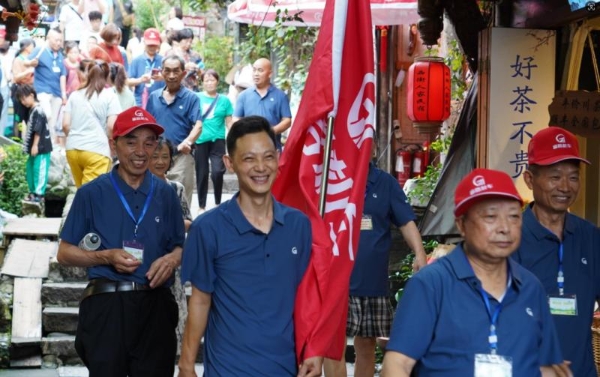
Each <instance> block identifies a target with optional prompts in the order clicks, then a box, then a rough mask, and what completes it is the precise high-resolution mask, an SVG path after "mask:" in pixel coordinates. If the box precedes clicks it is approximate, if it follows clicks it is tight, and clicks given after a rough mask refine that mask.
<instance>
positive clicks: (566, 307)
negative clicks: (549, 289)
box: [548, 295, 577, 316]
mask: <svg viewBox="0 0 600 377" xmlns="http://www.w3.org/2000/svg"><path fill="white" fill-rule="evenodd" d="M548 305H549V306H550V313H552V315H570V316H576V315H577V295H563V296H557V295H549V296H548Z"/></svg>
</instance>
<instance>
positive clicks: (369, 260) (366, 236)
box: [350, 163, 415, 297]
mask: <svg viewBox="0 0 600 377" xmlns="http://www.w3.org/2000/svg"><path fill="white" fill-rule="evenodd" d="M367 218H368V219H370V220H371V224H372V229H371V230H365V229H363V230H361V231H360V238H359V243H358V253H357V255H356V260H355V262H354V268H353V270H352V276H351V278H350V295H351V296H361V297H382V296H387V295H389V282H388V263H389V259H390V246H391V244H392V232H391V225H392V224H394V226H396V227H399V226H402V225H405V224H407V223H408V222H410V221H414V220H415V214H414V212H413V210H412V208H411V206H410V205H409V204H408V203H407V199H406V195H404V191H402V188H401V187H400V184H398V181H397V180H396V179H395V178H394V177H393V176H391V175H390V174H387V173H386V172H384V171H383V170H381V169H378V168H377V167H375V165H374V164H373V163H371V164H370V165H369V175H368V176H367V188H366V191H365V206H364V210H363V219H365V220H366V219H367Z"/></svg>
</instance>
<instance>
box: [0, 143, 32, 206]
mask: <svg viewBox="0 0 600 377" xmlns="http://www.w3.org/2000/svg"><path fill="white" fill-rule="evenodd" d="M22 148H23V147H22V146H21V145H10V146H8V147H4V151H5V152H6V157H4V159H2V161H1V162H0V171H1V172H4V182H3V183H2V186H1V187H0V208H2V209H3V210H5V211H7V212H10V213H14V214H15V215H20V214H21V200H23V198H25V195H27V193H28V192H29V189H28V187H27V181H26V180H25V164H26V163H27V154H25V153H23V149H22Z"/></svg>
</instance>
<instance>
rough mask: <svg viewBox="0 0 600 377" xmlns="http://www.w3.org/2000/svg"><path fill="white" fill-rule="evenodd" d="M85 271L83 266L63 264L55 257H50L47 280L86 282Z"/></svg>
mask: <svg viewBox="0 0 600 377" xmlns="http://www.w3.org/2000/svg"><path fill="white" fill-rule="evenodd" d="M87 280H88V278H87V271H86V269H85V268H84V267H67V266H63V265H61V264H60V263H58V261H57V260H56V258H52V259H50V271H49V272H48V281H49V282H55V283H59V282H84V281H85V282H87Z"/></svg>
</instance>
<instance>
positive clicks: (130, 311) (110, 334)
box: [57, 107, 185, 377]
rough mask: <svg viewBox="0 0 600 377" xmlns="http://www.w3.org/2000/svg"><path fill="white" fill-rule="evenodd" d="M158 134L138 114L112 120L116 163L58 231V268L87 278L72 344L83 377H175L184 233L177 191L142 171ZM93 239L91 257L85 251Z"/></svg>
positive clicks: (84, 191) (84, 192) (87, 188)
mask: <svg viewBox="0 0 600 377" xmlns="http://www.w3.org/2000/svg"><path fill="white" fill-rule="evenodd" d="M162 132H163V128H162V127H160V126H159V125H158V124H157V123H156V120H155V119H154V118H153V117H152V116H151V115H150V114H149V113H148V112H146V111H145V110H143V109H141V108H139V107H132V108H130V109H128V110H125V111H124V112H122V113H121V114H119V116H118V117H117V119H116V121H115V125H114V129H113V141H112V143H113V147H114V150H115V151H116V154H117V157H118V159H119V164H118V165H116V166H115V167H114V168H113V170H112V171H111V172H110V173H107V174H104V175H101V176H100V177H98V178H96V179H95V180H93V181H91V182H89V183H88V184H85V185H83V186H82V187H81V188H80V189H79V190H77V194H76V195H75V199H74V200H73V204H72V206H71V209H70V211H69V215H68V216H67V219H66V221H65V225H64V227H63V230H62V232H61V242H60V245H59V248H58V255H57V258H58V261H59V262H60V263H61V264H64V265H67V266H79V267H86V268H87V272H88V277H89V279H90V282H89V284H88V286H87V287H86V289H85V291H84V293H83V297H82V300H81V305H80V308H79V324H78V326H77V337H76V339H75V348H76V350H77V353H78V355H79V357H81V360H83V362H84V363H85V365H86V366H87V368H88V369H89V371H90V377H104V376H131V377H136V376H143V377H149V376H150V377H165V376H172V375H173V373H174V367H175V351H176V342H177V339H176V336H175V327H176V326H177V316H178V314H177V313H178V308H177V304H176V303H175V299H174V298H173V295H172V294H171V290H170V289H168V288H169V286H170V285H171V284H172V282H173V272H174V271H175V269H176V268H177V266H179V264H180V263H181V254H182V246H183V242H184V238H185V231H184V226H183V217H182V214H181V206H180V205H179V199H178V198H177V194H176V193H175V190H173V188H172V187H171V186H170V185H168V184H167V183H165V182H164V181H163V180H161V179H157V178H156V177H154V176H153V175H152V174H151V173H150V172H149V170H148V163H149V161H150V159H151V158H152V154H153V153H154V149H155V148H156V144H157V138H158V135H160V134H161V133H162ZM94 236H96V237H97V239H99V245H96V246H95V248H94V247H90V246H89V243H90V242H84V241H86V240H88V241H90V240H91V241H93V237H94ZM90 249H93V250H90Z"/></svg>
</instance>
